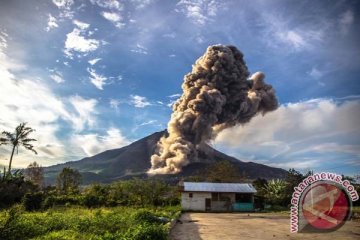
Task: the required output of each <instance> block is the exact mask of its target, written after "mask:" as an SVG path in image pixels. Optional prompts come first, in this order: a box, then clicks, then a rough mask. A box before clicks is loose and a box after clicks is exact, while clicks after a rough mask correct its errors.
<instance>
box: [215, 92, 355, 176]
mask: <svg viewBox="0 0 360 240" xmlns="http://www.w3.org/2000/svg"><path fill="white" fill-rule="evenodd" d="M358 119H360V100H359V99H356V98H355V99H350V100H339V101H336V100H331V99H312V100H308V101H304V102H298V103H289V104H285V105H281V106H280V107H279V108H278V109H277V110H276V111H274V112H271V113H268V114H266V115H265V116H264V117H260V116H257V117H255V118H254V119H253V120H252V121H251V122H250V123H249V124H248V125H246V126H236V127H233V128H229V129H226V130H224V131H223V132H221V133H220V134H219V135H218V136H217V138H216V140H215V141H214V144H215V145H216V146H217V147H220V149H222V150H224V151H226V152H230V153H232V154H233V155H235V156H236V157H238V158H239V159H240V160H241V159H242V160H248V161H254V162H259V163H266V164H269V165H272V166H277V167H283V168H289V167H298V168H302V169H304V168H311V169H314V168H316V167H320V166H321V165H322V164H325V162H326V164H327V165H328V166H329V165H330V166H331V164H335V165H342V166H346V164H350V163H347V161H349V162H351V161H353V160H354V159H359V157H360V151H359V149H360V137H359V136H360V125H359V124H358ZM269 122H271V124H268V123H269ZM345 159H347V160H345ZM299 164H300V165H299Z"/></svg>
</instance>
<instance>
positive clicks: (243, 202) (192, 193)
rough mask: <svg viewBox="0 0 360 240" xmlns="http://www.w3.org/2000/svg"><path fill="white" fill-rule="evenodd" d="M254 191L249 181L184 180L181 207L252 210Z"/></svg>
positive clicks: (212, 209) (205, 209) (189, 208)
mask: <svg viewBox="0 0 360 240" xmlns="http://www.w3.org/2000/svg"><path fill="white" fill-rule="evenodd" d="M255 193H256V189H255V188H254V187H253V185H251V184H249V183H209V182H184V183H183V187H182V192H181V207H182V209H183V210H190V211H213V212H232V211H235V212H242V211H244V212H245V211H246V212H247V211H254V194H255Z"/></svg>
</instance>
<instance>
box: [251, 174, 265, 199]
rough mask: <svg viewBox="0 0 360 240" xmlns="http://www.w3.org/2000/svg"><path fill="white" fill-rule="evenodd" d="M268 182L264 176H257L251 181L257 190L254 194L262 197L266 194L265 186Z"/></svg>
mask: <svg viewBox="0 0 360 240" xmlns="http://www.w3.org/2000/svg"><path fill="white" fill-rule="evenodd" d="M267 184H268V182H267V180H266V179H264V178H257V179H256V180H254V181H253V185H254V187H255V189H256V191H257V193H256V195H257V196H261V197H264V196H265V194H266V191H265V187H266V185H267Z"/></svg>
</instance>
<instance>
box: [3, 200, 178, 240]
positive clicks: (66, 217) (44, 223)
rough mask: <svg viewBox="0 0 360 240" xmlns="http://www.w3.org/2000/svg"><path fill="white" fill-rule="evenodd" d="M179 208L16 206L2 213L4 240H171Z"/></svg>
mask: <svg viewBox="0 0 360 240" xmlns="http://www.w3.org/2000/svg"><path fill="white" fill-rule="evenodd" d="M179 214H180V211H179V207H168V208H161V209H159V208H158V209H156V208H131V207H114V208H97V209H87V208H83V207H70V208H69V207H68V208H67V207H62V208H54V209H49V210H47V211H44V212H26V211H24V210H23V208H22V207H21V206H14V207H12V208H10V209H8V210H4V211H2V212H0V239H3V240H6V239H9V240H12V239H80V240H81V239H86V240H88V239H123V240H125V239H141V240H146V239H157V240H161V239H167V235H168V230H169V224H165V223H163V222H162V221H160V220H159V218H158V217H165V218H167V219H169V220H170V219H172V218H175V217H176V216H177V215H179Z"/></svg>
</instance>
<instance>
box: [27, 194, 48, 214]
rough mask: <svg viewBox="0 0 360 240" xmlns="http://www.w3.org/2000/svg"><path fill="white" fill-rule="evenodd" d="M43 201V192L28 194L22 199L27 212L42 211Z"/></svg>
mask: <svg viewBox="0 0 360 240" xmlns="http://www.w3.org/2000/svg"><path fill="white" fill-rule="evenodd" d="M43 199H44V194H43V192H34V193H26V194H25V196H24V197H23V199H22V203H23V206H24V208H25V209H26V210H27V211H34V210H39V209H41V207H42V202H43Z"/></svg>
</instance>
